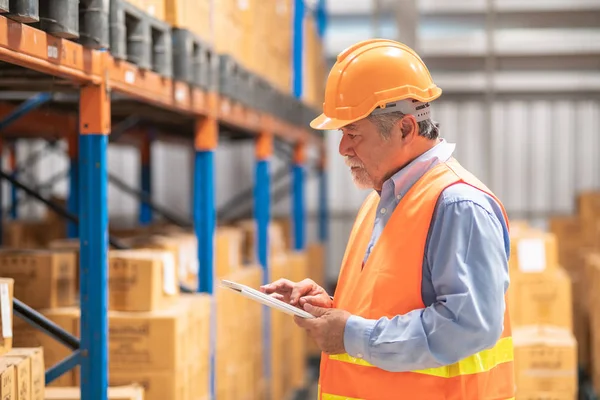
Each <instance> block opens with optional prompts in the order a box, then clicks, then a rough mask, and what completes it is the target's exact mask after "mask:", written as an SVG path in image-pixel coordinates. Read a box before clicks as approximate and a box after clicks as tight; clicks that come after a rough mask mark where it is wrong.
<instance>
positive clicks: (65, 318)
mask: <svg viewBox="0 0 600 400" xmlns="http://www.w3.org/2000/svg"><path fill="white" fill-rule="evenodd" d="M39 312H40V313H41V314H42V315H43V316H45V317H46V318H48V319H49V320H50V321H52V322H54V323H55V324H57V325H58V326H60V327H61V328H63V329H64V330H66V331H67V332H69V333H70V334H72V335H74V336H79V315H80V311H79V308H76V307H66V308H55V309H47V310H40V311H39ZM14 326H15V329H14V331H15V340H14V345H15V347H26V348H30V347H42V348H43V349H44V351H43V353H42V356H43V357H44V365H45V366H47V367H52V366H54V365H55V364H57V363H58V362H60V361H62V360H63V359H64V358H65V357H67V356H69V355H70V354H71V353H72V352H73V351H72V350H71V349H70V348H68V347H66V346H64V345H63V344H62V343H59V342H58V341H56V340H54V339H53V338H51V337H50V336H48V335H46V334H45V333H43V332H41V331H39V330H38V329H36V328H34V327H33V326H31V325H29V324H28V323H27V322H25V321H23V320H21V319H16V320H15V324H14ZM32 371H33V368H32ZM78 373H79V367H76V368H75V369H73V370H71V371H69V372H67V373H65V374H64V375H62V376H61V377H60V378H58V379H57V380H55V381H53V382H52V383H51V386H73V385H75V381H76V379H77V378H76V376H77V375H78ZM42 382H44V380H42Z"/></svg>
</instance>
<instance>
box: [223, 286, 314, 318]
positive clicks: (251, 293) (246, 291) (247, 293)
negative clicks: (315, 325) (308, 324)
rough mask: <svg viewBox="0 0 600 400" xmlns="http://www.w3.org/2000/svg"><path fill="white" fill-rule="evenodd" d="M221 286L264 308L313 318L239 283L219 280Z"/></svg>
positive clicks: (302, 311) (304, 312) (296, 308)
mask: <svg viewBox="0 0 600 400" xmlns="http://www.w3.org/2000/svg"><path fill="white" fill-rule="evenodd" d="M221 285H222V286H223V287H225V288H227V289H231V290H233V291H234V292H236V293H238V294H241V295H242V296H244V297H247V298H249V299H252V300H254V301H258V302H259V303H262V304H264V305H266V306H269V307H271V308H275V309H277V310H279V311H283V312H284V313H286V314H288V315H297V316H299V317H301V318H314V316H313V315H312V314H310V313H308V312H306V311H304V310H301V309H299V308H298V307H294V306H292V305H290V304H288V303H285V302H283V301H281V300H278V299H276V298H274V297H271V296H269V295H268V294H265V293H263V292H260V291H258V290H256V289H252V288H251V287H249V286H246V285H242V284H240V283H235V282H232V281H228V280H226V279H221Z"/></svg>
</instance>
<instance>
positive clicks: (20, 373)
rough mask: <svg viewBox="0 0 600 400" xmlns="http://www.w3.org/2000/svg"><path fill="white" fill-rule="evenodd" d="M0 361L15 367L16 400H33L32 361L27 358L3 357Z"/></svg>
mask: <svg viewBox="0 0 600 400" xmlns="http://www.w3.org/2000/svg"><path fill="white" fill-rule="evenodd" d="M0 360H1V361H2V362H4V363H7V364H11V365H13V366H14V367H15V387H14V389H15V392H14V393H15V395H14V399H15V400H32V394H31V390H32V389H31V361H30V360H29V358H26V357H3V358H0Z"/></svg>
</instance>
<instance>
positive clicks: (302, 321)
mask: <svg viewBox="0 0 600 400" xmlns="http://www.w3.org/2000/svg"><path fill="white" fill-rule="evenodd" d="M294 322H295V323H296V325H298V326H299V327H301V328H304V329H307V330H309V329H311V328H312V327H313V325H314V321H311V319H310V318H302V317H299V316H297V315H294Z"/></svg>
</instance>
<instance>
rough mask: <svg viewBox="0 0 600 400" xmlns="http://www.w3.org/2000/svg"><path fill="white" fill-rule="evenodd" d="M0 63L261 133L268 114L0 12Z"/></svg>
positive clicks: (297, 132)
mask: <svg viewBox="0 0 600 400" xmlns="http://www.w3.org/2000/svg"><path fill="white" fill-rule="evenodd" d="M0 61H4V62H7V63H11V64H15V65H19V66H22V67H24V68H29V69H32V70H35V71H39V72H41V73H46V74H49V75H52V76H56V77H61V78H64V79H67V80H70V81H72V82H73V83H75V84H93V85H99V86H102V85H103V84H106V87H107V88H108V89H109V90H113V91H115V92H118V93H121V94H124V95H127V96H130V97H132V98H133V99H137V100H139V101H142V102H145V103H147V104H152V105H155V106H157V107H162V108H165V109H169V110H173V111H175V112H179V113H183V114H189V115H194V116H212V117H213V118H216V119H217V120H220V121H223V122H225V123H228V124H230V125H233V126H236V127H238V128H240V129H244V130H248V131H251V132H254V133H256V134H259V133H261V132H264V131H265V126H264V122H265V120H266V119H265V117H266V116H265V115H263V113H261V112H258V111H256V110H253V109H251V108H249V107H245V106H242V105H241V104H239V103H237V102H234V101H231V100H230V99H227V98H220V97H219V96H218V95H216V94H214V93H207V92H206V91H203V90H201V89H198V88H193V87H191V86H190V85H188V84H187V83H184V82H179V81H175V80H172V79H169V78H165V77H162V76H160V75H159V74H157V73H155V72H152V71H148V70H141V69H139V68H138V67H137V66H136V65H134V64H132V63H129V62H126V61H122V60H116V59H114V58H113V57H112V56H111V55H110V54H109V53H107V52H101V51H97V50H91V49H86V48H84V47H83V46H81V45H79V44H77V43H74V42H71V41H69V40H65V39H60V38H57V37H54V36H52V35H49V34H47V33H46V32H43V31H41V30H39V29H36V28H33V27H30V26H28V25H25V24H21V23H19V22H16V21H12V20H10V19H8V18H6V17H4V16H0ZM32 115H35V114H32ZM44 118H46V119H48V118H50V117H48V116H43V118H42V119H41V120H44ZM267 119H268V120H269V124H270V125H269V129H268V131H270V132H273V134H274V135H275V136H278V137H281V138H283V139H284V140H286V141H290V142H300V141H302V142H306V143H310V142H313V143H314V142H315V141H316V142H317V143H318V142H319V139H318V138H317V137H315V136H314V135H311V134H310V132H309V131H308V130H307V129H306V127H295V126H292V125H290V124H288V123H286V122H283V121H279V120H277V119H276V118H272V117H270V116H269V118H267ZM31 121H33V122H31ZM39 121H40V119H36V120H34V119H33V118H27V123H28V124H30V125H29V126H37V125H38V123H39ZM31 124H33V125H31ZM49 126H52V128H50V130H51V131H52V132H58V131H60V129H59V128H58V127H56V126H55V125H46V126H45V127H44V129H43V131H44V132H48V131H49ZM59 126H60V124H59ZM21 128H23V129H21ZM25 128H28V127H26V126H24V125H23V123H22V122H20V123H19V124H17V125H15V126H14V127H13V128H12V129H10V130H9V131H8V132H7V133H10V132H17V131H19V132H23V134H26V133H27V132H33V128H29V129H25ZM39 132H40V131H38V135H39Z"/></svg>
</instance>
